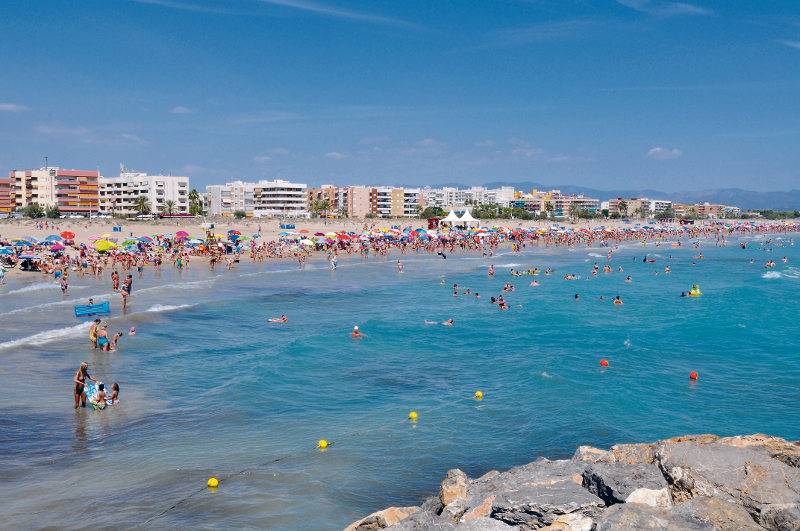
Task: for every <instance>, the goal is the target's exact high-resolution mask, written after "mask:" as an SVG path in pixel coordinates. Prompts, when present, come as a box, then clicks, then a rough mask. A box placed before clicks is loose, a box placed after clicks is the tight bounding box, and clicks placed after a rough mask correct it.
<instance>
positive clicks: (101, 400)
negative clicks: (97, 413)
mask: <svg viewBox="0 0 800 531" xmlns="http://www.w3.org/2000/svg"><path fill="white" fill-rule="evenodd" d="M89 401H90V402H91V403H92V407H93V408H94V409H105V407H106V385H105V384H102V383H101V384H98V385H97V393H96V394H95V395H94V396H93V397H91V398H90V399H89Z"/></svg>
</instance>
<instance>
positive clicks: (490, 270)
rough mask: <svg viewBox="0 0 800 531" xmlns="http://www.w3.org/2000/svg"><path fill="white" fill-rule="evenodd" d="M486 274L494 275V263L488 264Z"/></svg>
mask: <svg viewBox="0 0 800 531" xmlns="http://www.w3.org/2000/svg"><path fill="white" fill-rule="evenodd" d="M486 275H487V276H490V277H493V276H494V264H490V265H489V269H488V270H487V271H486Z"/></svg>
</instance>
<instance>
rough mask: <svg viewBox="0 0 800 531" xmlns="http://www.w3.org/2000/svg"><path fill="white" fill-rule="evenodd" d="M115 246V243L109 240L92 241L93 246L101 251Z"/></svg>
mask: <svg viewBox="0 0 800 531" xmlns="http://www.w3.org/2000/svg"><path fill="white" fill-rule="evenodd" d="M116 246H117V244H115V243H114V242H110V241H108V240H97V241H95V242H94V248H95V249H96V250H97V251H98V252H101V253H104V252H106V251H109V250H111V249H113V248H114V247H116Z"/></svg>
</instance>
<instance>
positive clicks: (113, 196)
mask: <svg viewBox="0 0 800 531" xmlns="http://www.w3.org/2000/svg"><path fill="white" fill-rule="evenodd" d="M120 169H121V170H123V169H122V168H120ZM99 184H100V212H103V213H105V214H136V213H138V209H137V208H136V202H137V200H138V199H139V198H140V197H146V198H147V200H148V202H149V204H150V211H151V212H152V213H154V214H157V213H168V212H166V211H165V209H166V207H167V201H172V212H169V213H171V214H188V213H189V177H186V176H179V175H148V174H147V173H141V172H133V171H120V174H119V176H118V177H100V180H99Z"/></svg>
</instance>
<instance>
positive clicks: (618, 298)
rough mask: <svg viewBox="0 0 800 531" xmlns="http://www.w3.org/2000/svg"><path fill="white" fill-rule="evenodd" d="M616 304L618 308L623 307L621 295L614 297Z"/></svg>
mask: <svg viewBox="0 0 800 531" xmlns="http://www.w3.org/2000/svg"><path fill="white" fill-rule="evenodd" d="M614 304H616V305H617V306H621V305H622V304H623V303H622V299H620V297H619V295H617V296H616V297H614Z"/></svg>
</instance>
